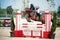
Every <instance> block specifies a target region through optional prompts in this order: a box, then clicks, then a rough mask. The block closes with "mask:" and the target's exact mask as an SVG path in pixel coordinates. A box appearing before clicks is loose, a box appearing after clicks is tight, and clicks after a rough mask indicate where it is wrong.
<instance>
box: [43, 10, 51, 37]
mask: <svg viewBox="0 0 60 40" xmlns="http://www.w3.org/2000/svg"><path fill="white" fill-rule="evenodd" d="M50 23H51V14H50V12H49V11H48V10H47V11H45V31H44V38H48V36H49V34H50V30H51V29H50Z"/></svg>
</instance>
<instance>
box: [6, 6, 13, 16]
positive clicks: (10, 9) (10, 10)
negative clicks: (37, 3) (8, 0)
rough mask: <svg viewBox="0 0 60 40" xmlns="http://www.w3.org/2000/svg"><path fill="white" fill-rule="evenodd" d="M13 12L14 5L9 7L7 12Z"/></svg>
mask: <svg viewBox="0 0 60 40" xmlns="http://www.w3.org/2000/svg"><path fill="white" fill-rule="evenodd" d="M12 12H13V9H12V6H8V7H7V14H9V15H11V14H12Z"/></svg>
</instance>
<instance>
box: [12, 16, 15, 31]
mask: <svg viewBox="0 0 60 40" xmlns="http://www.w3.org/2000/svg"><path fill="white" fill-rule="evenodd" d="M14 29H15V25H14V18H13V15H11V31H14Z"/></svg>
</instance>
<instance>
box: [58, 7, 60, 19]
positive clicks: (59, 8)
mask: <svg viewBox="0 0 60 40" xmlns="http://www.w3.org/2000/svg"><path fill="white" fill-rule="evenodd" d="M58 17H59V18H60V6H58Z"/></svg>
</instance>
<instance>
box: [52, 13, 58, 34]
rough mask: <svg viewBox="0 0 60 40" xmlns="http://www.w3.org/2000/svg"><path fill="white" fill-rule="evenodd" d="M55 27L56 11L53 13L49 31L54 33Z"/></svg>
mask: <svg viewBox="0 0 60 40" xmlns="http://www.w3.org/2000/svg"><path fill="white" fill-rule="evenodd" d="M56 27H57V13H56V12H54V13H53V22H52V27H51V32H52V33H54V32H55V30H56Z"/></svg>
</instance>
